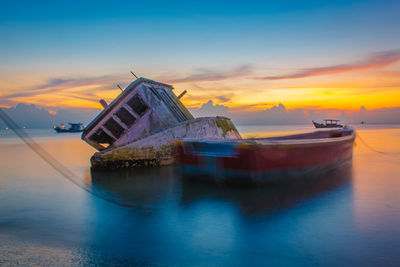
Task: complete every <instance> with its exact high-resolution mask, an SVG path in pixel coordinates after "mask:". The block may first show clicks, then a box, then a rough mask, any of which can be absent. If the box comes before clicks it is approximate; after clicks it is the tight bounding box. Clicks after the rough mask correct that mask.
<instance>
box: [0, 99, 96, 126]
mask: <svg viewBox="0 0 400 267" xmlns="http://www.w3.org/2000/svg"><path fill="white" fill-rule="evenodd" d="M1 109H2V110H4V111H5V112H6V113H7V114H8V115H9V116H10V117H11V118H12V119H13V120H14V121H15V122H16V123H17V124H18V125H19V126H21V127H22V126H26V127H28V128H52V127H53V126H54V125H56V124H60V123H68V122H82V123H84V124H85V125H86V124H87V123H88V122H90V121H91V120H92V119H93V118H94V117H95V116H96V115H97V114H98V113H99V111H100V110H99V109H77V108H70V109H59V110H57V111H56V112H55V113H54V112H51V111H50V110H48V109H46V108H41V107H38V106H36V105H34V104H24V103H19V104H18V105H17V106H16V107H11V108H1ZM0 127H1V128H4V127H6V125H4V122H2V121H0Z"/></svg>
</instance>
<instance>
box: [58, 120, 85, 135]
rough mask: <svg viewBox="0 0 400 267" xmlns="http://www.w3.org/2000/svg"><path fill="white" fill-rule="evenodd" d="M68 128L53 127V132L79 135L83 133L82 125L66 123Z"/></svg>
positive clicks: (63, 126)
mask: <svg viewBox="0 0 400 267" xmlns="http://www.w3.org/2000/svg"><path fill="white" fill-rule="evenodd" d="M68 125H69V126H68V127H67V126H65V125H64V124H62V125H61V126H54V130H55V131H56V132H57V133H80V132H83V130H84V127H83V124H82V123H80V122H78V123H72V122H69V123H68Z"/></svg>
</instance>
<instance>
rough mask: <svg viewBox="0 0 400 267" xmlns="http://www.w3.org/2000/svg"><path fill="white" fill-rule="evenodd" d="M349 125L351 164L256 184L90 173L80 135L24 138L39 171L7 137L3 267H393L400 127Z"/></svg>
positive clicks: (397, 240) (249, 128)
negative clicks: (32, 144) (310, 178)
mask: <svg viewBox="0 0 400 267" xmlns="http://www.w3.org/2000/svg"><path fill="white" fill-rule="evenodd" d="M353 127H354V128H355V129H356V132H357V138H356V141H355V146H354V155H353V162H352V165H351V166H347V167H343V169H340V170H337V171H331V172H329V173H324V174H321V175H320V177H317V179H314V180H313V181H311V182H310V181H308V182H304V183H303V182H301V181H300V182H297V183H295V184H285V183H283V184H279V183H278V184H273V185H260V186H243V185H226V184H212V183H207V182H202V181H199V180H191V179H185V177H182V176H181V175H180V172H179V170H178V168H177V167H174V166H166V167H160V168H141V169H136V170H125V171H103V172H100V171H91V170H90V157H91V156H92V154H93V153H94V152H95V150H94V149H93V148H92V147H90V146H89V145H87V144H86V143H85V142H83V141H82V140H81V139H80V134H79V133H78V134H71V133H70V134H56V133H55V132H54V131H53V130H52V129H24V130H25V131H26V133H27V134H28V135H29V136H30V137H31V138H32V140H34V142H35V143H36V144H37V145H38V147H39V148H40V149H43V151H45V153H46V155H47V156H48V158H50V160H49V159H48V160H47V162H46V161H44V160H43V159H42V158H41V157H39V156H38V155H37V153H35V151H33V150H32V149H31V147H29V146H27V145H26V144H25V143H24V142H23V141H22V140H21V139H19V138H18V137H17V136H16V135H14V133H13V132H12V131H11V130H4V129H2V130H0V266H136V265H139V266H148V265H156V266H158V265H162V266H204V265H205V266H249V265H250V266H252V265H256V266H400V125H383V124H381V125H369V124H364V125H353ZM238 130H239V131H240V132H241V133H242V135H243V137H263V136H279V135H282V134H290V133H300V132H307V131H313V130H314V129H313V128H312V125H268V126H265V125H242V126H239V127H238ZM36 149H37V147H36ZM48 162H50V163H54V162H57V164H59V165H57V166H58V167H60V166H62V168H64V169H66V170H68V173H71V174H73V175H72V176H71V175H70V176H68V175H67V176H66V175H65V172H64V175H62V174H61V173H60V172H59V171H57V170H55V169H54V168H53V167H52V166H51V165H49V163H48Z"/></svg>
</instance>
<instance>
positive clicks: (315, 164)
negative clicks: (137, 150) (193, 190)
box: [176, 128, 355, 183]
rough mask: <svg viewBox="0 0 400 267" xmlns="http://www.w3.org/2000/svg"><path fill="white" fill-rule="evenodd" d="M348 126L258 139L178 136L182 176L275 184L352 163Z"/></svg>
mask: <svg viewBox="0 0 400 267" xmlns="http://www.w3.org/2000/svg"><path fill="white" fill-rule="evenodd" d="M354 139H355V132H354V130H353V129H350V128H343V129H329V130H319V131H315V132H311V133H304V134H296V135H289V136H281V137H271V138H259V139H237V140H227V141H217V140H215V141H211V140H181V141H178V142H177V144H176V153H177V163H178V164H179V165H180V166H181V170H182V172H183V175H185V176H188V177H194V178H198V179H205V180H211V181H214V182H221V181H222V182H223V181H226V182H250V183H265V182H278V181H282V180H287V179H290V178H295V177H299V176H304V175H308V174H311V173H313V174H315V172H317V173H318V171H321V170H326V169H329V168H339V167H340V166H342V165H343V164H348V163H349V162H350V163H351V161H352V155H353V143H354Z"/></svg>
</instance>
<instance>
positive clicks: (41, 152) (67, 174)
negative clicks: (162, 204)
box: [0, 108, 154, 211]
mask: <svg viewBox="0 0 400 267" xmlns="http://www.w3.org/2000/svg"><path fill="white" fill-rule="evenodd" d="M0 118H1V119H2V120H3V122H4V123H5V124H6V125H7V126H8V127H9V128H10V129H11V130H12V131H13V132H14V133H15V134H16V135H17V136H18V137H19V138H20V139H21V140H22V141H23V142H24V143H25V144H26V145H27V146H28V147H29V148H30V149H32V150H33V152H35V153H36V154H37V155H38V156H39V157H40V158H41V159H42V160H44V161H45V162H46V163H47V164H49V165H50V166H51V167H53V169H55V170H56V171H57V172H58V173H60V174H61V175H62V176H63V177H64V178H66V179H67V180H68V181H70V182H71V183H73V184H74V185H76V186H78V187H79V188H81V189H82V190H84V191H86V192H87V193H89V194H91V195H93V196H95V197H97V198H100V199H102V200H105V201H107V202H110V203H112V204H116V205H118V206H122V207H129V208H136V209H140V210H147V211H150V210H153V209H154V208H151V207H143V206H140V205H137V204H132V203H128V202H122V201H119V200H115V199H111V198H108V197H105V196H102V195H100V194H98V193H96V192H95V191H93V190H92V189H91V188H88V187H85V186H82V185H80V184H79V183H78V182H77V180H82V179H80V177H79V176H77V175H76V174H75V173H73V172H72V171H71V170H69V169H68V168H67V167H65V166H64V165H63V164H62V163H61V162H59V161H58V160H57V159H56V158H54V157H53V156H52V155H50V154H49V153H48V152H47V151H46V150H45V149H44V148H43V147H41V146H40V145H39V144H38V143H36V142H35V140H33V139H32V138H31V137H30V136H29V135H28V134H27V133H26V132H25V131H24V130H23V129H22V128H21V127H19V126H18V124H17V123H16V122H14V120H13V119H12V118H11V117H10V116H8V115H7V113H6V112H5V111H3V110H2V109H1V108H0Z"/></svg>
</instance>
